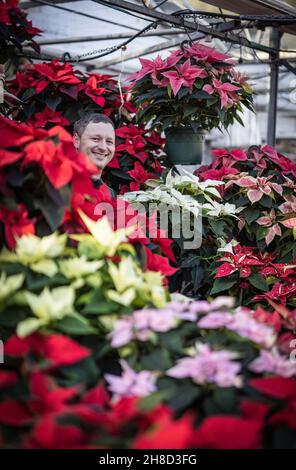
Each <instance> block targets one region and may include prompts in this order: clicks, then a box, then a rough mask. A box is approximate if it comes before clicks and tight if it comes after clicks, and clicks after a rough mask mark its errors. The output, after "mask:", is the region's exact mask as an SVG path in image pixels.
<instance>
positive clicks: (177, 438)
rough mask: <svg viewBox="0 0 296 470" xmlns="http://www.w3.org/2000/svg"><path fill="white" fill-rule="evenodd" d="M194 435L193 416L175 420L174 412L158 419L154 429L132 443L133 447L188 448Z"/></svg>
mask: <svg viewBox="0 0 296 470" xmlns="http://www.w3.org/2000/svg"><path fill="white" fill-rule="evenodd" d="M193 435H194V430H193V426H192V418H191V416H189V415H185V416H183V417H182V418H179V419H178V420H175V419H174V418H173V416H172V413H168V414H167V415H164V416H163V417H160V418H159V419H156V422H155V425H154V426H153V429H152V430H151V429H149V430H148V431H147V432H146V433H145V432H143V433H142V434H141V435H140V436H139V437H138V438H136V440H135V441H134V442H133V444H132V448H133V449H188V448H189V447H190V443H191V441H192V437H193Z"/></svg>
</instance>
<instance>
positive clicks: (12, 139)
mask: <svg viewBox="0 0 296 470" xmlns="http://www.w3.org/2000/svg"><path fill="white" fill-rule="evenodd" d="M0 141H1V144H0V170H1V171H0V180H1V182H2V184H1V189H0V227H1V231H2V232H3V235H4V236H3V237H2V240H3V243H4V244H5V245H6V246H7V247H8V248H10V249H12V248H14V246H15V243H16V240H17V238H18V237H20V236H21V235H25V234H30V233H33V234H34V233H36V234H37V235H39V236H42V235H47V234H49V233H51V232H54V231H56V230H60V231H65V232H70V233H77V232H78V233H79V232H85V231H86V230H87V228H86V226H85V225H84V223H83V221H82V219H81V217H80V215H79V211H80V210H82V211H83V212H84V213H85V214H86V215H87V216H88V217H90V218H91V219H93V220H97V219H98V218H100V217H102V216H103V215H104V213H103V212H102V211H101V212H100V211H98V207H102V205H103V204H105V205H106V206H108V207H110V208H112V214H111V217H113V220H112V219H111V220H110V223H111V224H112V226H113V227H114V229H118V228H125V227H126V226H131V225H136V226H138V230H137V231H136V232H135V233H134V234H133V236H132V237H131V239H130V241H131V242H132V243H134V244H136V246H137V249H138V252H139V256H140V257H141V259H142V263H143V266H144V267H145V269H146V268H147V269H150V270H152V271H160V272H162V273H163V274H164V275H165V276H171V275H172V274H173V273H174V272H175V271H176V268H173V267H172V266H171V265H170V263H169V259H170V260H171V261H175V258H174V255H173V252H172V249H171V244H172V241H171V240H169V239H168V238H167V237H166V234H165V233H164V231H163V230H160V229H158V228H157V227H156V226H155V229H154V231H153V237H152V238H149V228H150V227H151V226H152V224H153V223H154V222H153V220H152V219H151V218H150V219H149V218H148V217H146V215H145V214H138V213H137V211H135V210H134V209H131V207H130V204H129V203H127V202H126V201H123V200H121V199H113V198H112V197H111V196H110V193H109V191H108V189H107V187H106V186H105V185H103V186H102V187H101V188H99V189H95V187H94V185H93V182H92V179H91V177H92V175H94V174H97V168H96V167H95V165H94V164H93V163H92V162H91V161H90V160H89V158H88V157H87V156H85V155H84V154H81V153H77V151H76V150H75V149H74V147H73V143H72V137H71V135H70V134H69V133H68V132H67V131H66V130H65V129H63V128H62V127H60V126H55V127H52V128H51V129H49V130H45V129H36V128H35V127H34V126H32V125H31V124H25V123H16V122H15V121H12V120H11V119H8V118H5V117H0ZM154 225H155V223H154ZM147 234H148V235H147ZM151 244H153V245H151ZM151 246H152V247H153V250H154V251H155V250H156V253H152V251H151V248H150V247H151ZM161 253H163V254H165V255H166V257H164V256H162V255H161Z"/></svg>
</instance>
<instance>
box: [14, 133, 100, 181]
mask: <svg viewBox="0 0 296 470" xmlns="http://www.w3.org/2000/svg"><path fill="white" fill-rule="evenodd" d="M47 134H48V136H50V137H53V138H55V137H57V138H58V139H59V143H58V144H56V143H55V142H54V141H53V140H42V141H37V142H36V141H35V142H32V143H30V144H28V145H27V146H26V147H25V158H24V161H23V163H22V166H23V167H24V166H26V165H27V164H28V163H32V162H35V163H38V164H39V165H40V166H41V167H42V168H43V170H44V172H45V174H46V175H47V177H48V179H49V180H50V182H51V183H52V185H53V186H54V187H55V188H60V187H61V186H64V185H65V184H67V183H69V182H70V181H71V179H72V177H73V175H74V173H75V172H79V173H89V174H96V173H97V171H98V170H97V168H96V166H95V165H94V164H93V163H92V162H91V161H90V159H89V158H88V157H87V156H85V155H83V154H78V153H77V152H76V150H75V149H74V147H73V144H72V137H71V136H70V135H69V134H68V133H67V132H66V131H65V130H64V129H63V128H60V127H59V126H57V127H54V128H52V129H50V130H49V131H48V132H47Z"/></svg>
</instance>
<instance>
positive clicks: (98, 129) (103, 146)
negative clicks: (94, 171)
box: [74, 122, 115, 170]
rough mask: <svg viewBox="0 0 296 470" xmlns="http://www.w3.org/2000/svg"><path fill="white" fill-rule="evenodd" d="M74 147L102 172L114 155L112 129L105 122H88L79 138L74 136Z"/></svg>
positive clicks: (113, 134)
mask: <svg viewBox="0 0 296 470" xmlns="http://www.w3.org/2000/svg"><path fill="white" fill-rule="evenodd" d="M74 146H75V148H76V149H77V150H78V151H79V152H82V153H84V154H85V155H87V156H88V157H89V158H90V159H91V161H92V162H93V163H94V164H95V165H96V166H97V167H98V168H100V169H101V170H102V169H103V168H105V166H106V165H108V163H109V162H110V160H112V158H113V156H114V153H115V131H114V128H113V126H112V125H111V124H108V123H106V122H90V123H89V124H88V125H87V126H86V128H85V130H84V131H83V133H82V135H81V136H79V135H78V134H76V133H75V134H74Z"/></svg>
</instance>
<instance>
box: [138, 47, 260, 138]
mask: <svg viewBox="0 0 296 470" xmlns="http://www.w3.org/2000/svg"><path fill="white" fill-rule="evenodd" d="M140 62H141V65H142V69H141V70H140V71H138V72H136V73H134V74H133V75H131V76H130V78H129V79H130V81H131V82H132V86H131V91H132V95H133V98H134V101H135V103H136V105H137V107H138V111H137V118H138V121H139V122H140V123H147V122H151V123H152V126H153V127H155V128H158V129H166V128H168V127H180V126H192V127H193V128H194V129H203V130H210V129H213V128H215V127H219V128H227V127H228V126H229V125H230V124H233V123H234V122H235V121H239V122H241V119H240V113H241V112H242V111H243V106H245V107H247V108H249V109H252V88H251V86H250V85H249V84H248V82H247V78H246V77H245V76H243V75H241V74H239V73H238V72H237V71H235V69H234V65H235V61H234V60H233V59H232V58H231V57H229V56H227V55H225V54H221V53H220V52H218V51H216V50H214V49H211V48H209V47H207V46H204V45H203V44H193V45H191V46H183V47H181V48H180V49H178V50H176V51H173V52H172V53H171V54H170V55H169V57H167V58H166V59H162V58H161V57H160V56H158V57H156V59H154V60H148V59H140Z"/></svg>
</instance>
